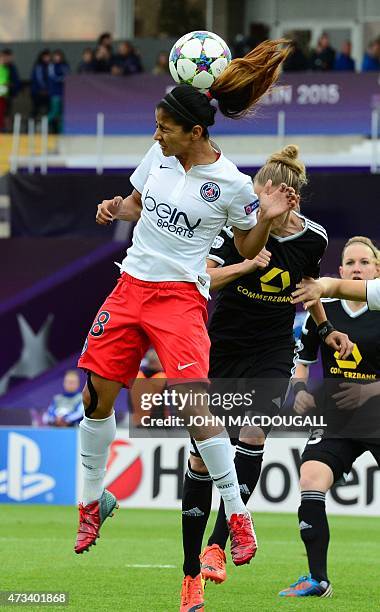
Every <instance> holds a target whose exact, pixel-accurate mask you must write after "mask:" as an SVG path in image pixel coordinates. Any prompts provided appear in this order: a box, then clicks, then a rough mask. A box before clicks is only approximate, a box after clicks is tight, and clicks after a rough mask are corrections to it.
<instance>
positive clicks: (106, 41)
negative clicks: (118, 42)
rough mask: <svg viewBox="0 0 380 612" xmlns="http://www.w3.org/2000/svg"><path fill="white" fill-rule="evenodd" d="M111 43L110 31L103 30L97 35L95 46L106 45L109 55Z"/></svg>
mask: <svg viewBox="0 0 380 612" xmlns="http://www.w3.org/2000/svg"><path fill="white" fill-rule="evenodd" d="M112 43H113V40H112V34H111V33H110V32H103V34H101V35H100V36H99V38H98V40H97V42H96V46H97V47H106V48H107V49H108V51H109V52H110V55H111V56H112V54H113V49H112Z"/></svg>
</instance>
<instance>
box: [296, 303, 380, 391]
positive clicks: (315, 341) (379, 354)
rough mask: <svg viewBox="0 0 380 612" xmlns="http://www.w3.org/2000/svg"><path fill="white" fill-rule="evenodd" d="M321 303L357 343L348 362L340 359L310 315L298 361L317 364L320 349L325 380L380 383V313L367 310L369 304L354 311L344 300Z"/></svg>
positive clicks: (328, 314)
mask: <svg viewBox="0 0 380 612" xmlns="http://www.w3.org/2000/svg"><path fill="white" fill-rule="evenodd" d="M322 301H323V306H324V308H325V311H326V315H327V317H328V319H329V321H331V323H332V324H333V325H334V327H335V328H336V329H339V331H342V332H344V333H346V334H348V336H349V338H350V339H351V340H352V342H354V343H355V347H354V350H353V352H352V355H350V357H348V359H345V360H342V359H339V355H336V354H335V353H334V351H333V350H332V349H330V348H329V347H328V346H327V344H325V343H324V342H322V343H321V341H320V339H319V336H318V333H317V327H316V325H315V323H314V321H313V319H312V318H311V317H310V315H308V316H307V317H306V319H305V322H304V325H303V328H302V335H301V343H302V345H303V348H302V350H301V351H300V353H299V362H300V363H304V364H311V363H315V362H316V361H317V360H318V350H319V348H320V349H321V359H322V366H323V376H324V378H345V379H346V380H347V382H359V381H375V380H380V312H377V311H371V310H368V306H367V305H366V306H363V308H361V309H360V310H358V311H356V312H353V311H352V310H350V308H349V306H348V305H347V302H346V301H345V300H322Z"/></svg>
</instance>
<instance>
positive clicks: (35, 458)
mask: <svg viewBox="0 0 380 612" xmlns="http://www.w3.org/2000/svg"><path fill="white" fill-rule="evenodd" d="M40 465H41V452H40V449H39V446H38V444H37V443H36V442H35V441H34V440H31V439H30V438H28V437H26V436H22V435H20V434H18V433H15V432H10V433H9V435H8V454H7V469H5V470H1V471H0V495H6V496H7V497H8V498H9V499H12V500H14V501H26V500H29V499H32V498H34V497H37V496H39V495H42V494H43V493H46V492H47V491H50V490H51V489H54V487H55V484H56V482H55V480H54V478H52V476H48V475H47V474H42V473H41V472H39V471H38V470H39V468H40Z"/></svg>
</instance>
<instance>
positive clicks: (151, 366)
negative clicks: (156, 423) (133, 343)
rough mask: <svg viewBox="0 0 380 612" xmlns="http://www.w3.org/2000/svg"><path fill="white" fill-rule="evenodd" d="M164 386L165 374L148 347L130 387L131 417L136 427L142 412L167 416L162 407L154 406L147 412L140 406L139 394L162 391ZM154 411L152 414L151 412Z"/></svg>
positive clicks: (155, 355) (153, 352)
mask: <svg viewBox="0 0 380 612" xmlns="http://www.w3.org/2000/svg"><path fill="white" fill-rule="evenodd" d="M165 387H166V374H165V372H164V369H163V367H162V365H161V362H160V360H159V358H158V355H157V353H156V351H155V350H154V349H149V350H148V351H147V353H146V355H145V357H144V359H143V360H142V362H141V365H140V370H139V372H138V374H137V377H136V380H135V381H134V383H133V385H132V387H131V389H130V399H131V406H132V419H133V424H134V426H135V427H136V426H137V427H138V426H139V425H140V423H141V417H142V416H143V415H144V414H148V415H149V416H154V417H155V418H156V417H157V418H163V417H164V416H167V414H166V413H165V410H164V409H163V408H162V407H155V409H154V410H151V411H150V412H149V413H147V412H144V411H143V410H142V408H141V396H142V394H143V393H151V394H153V393H162V391H163V390H164V389H165ZM153 412H154V414H153Z"/></svg>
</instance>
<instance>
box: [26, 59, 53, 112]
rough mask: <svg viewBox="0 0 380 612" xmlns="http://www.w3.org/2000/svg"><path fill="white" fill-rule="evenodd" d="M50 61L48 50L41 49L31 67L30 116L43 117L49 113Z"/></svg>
mask: <svg viewBox="0 0 380 612" xmlns="http://www.w3.org/2000/svg"><path fill="white" fill-rule="evenodd" d="M50 61H51V56H50V51H49V49H43V50H42V51H41V52H40V53H39V55H38V57H37V60H36V62H35V64H34V66H33V70H32V74H31V77H30V81H31V83H30V89H31V94H32V101H33V109H32V115H33V117H34V118H36V117H37V116H38V115H44V114H47V113H48V112H49V64H50Z"/></svg>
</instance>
